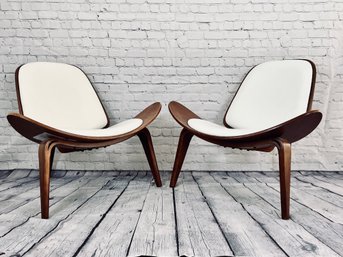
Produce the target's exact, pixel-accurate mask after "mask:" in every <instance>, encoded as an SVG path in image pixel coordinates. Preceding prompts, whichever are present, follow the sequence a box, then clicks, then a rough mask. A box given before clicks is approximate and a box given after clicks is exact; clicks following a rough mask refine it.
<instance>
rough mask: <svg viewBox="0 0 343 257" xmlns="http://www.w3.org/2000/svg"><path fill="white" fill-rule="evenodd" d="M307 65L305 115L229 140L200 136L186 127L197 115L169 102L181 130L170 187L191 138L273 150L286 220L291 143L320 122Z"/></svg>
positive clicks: (249, 148) (177, 174) (226, 138)
mask: <svg viewBox="0 0 343 257" xmlns="http://www.w3.org/2000/svg"><path fill="white" fill-rule="evenodd" d="M307 61H308V60H307ZM309 62H310V64H311V66H312V71H313V73H312V82H311V91H310V95H309V100H308V105H307V112H306V113H304V114H302V115H299V116H297V117H295V118H293V119H291V120H288V121H286V122H284V123H282V124H279V125H276V126H274V127H271V128H268V129H265V130H263V131H259V132H256V133H251V134H247V135H242V136H232V137H220V136H212V135H207V134H203V133H201V132H199V131H196V130H194V129H193V128H192V127H190V126H189V125H188V120H189V119H192V118H198V119H200V117H199V116H198V115H196V114H195V113H193V112H192V111H191V110H189V109H188V108H186V107H185V106H183V105H182V104H180V103H178V102H175V101H172V102H170V103H169V111H170V113H171V114H172V116H173V117H174V119H175V120H176V121H177V122H178V123H179V124H180V125H181V126H182V127H183V130H182V131H181V134H180V139H179V144H178V148H177V152H176V156H175V161H174V167H173V171H172V176H171V181H170V186H171V187H175V186H176V183H177V179H178V176H179V174H180V171H181V167H182V164H183V161H184V159H185V156H186V152H187V149H188V146H189V143H190V140H191V138H192V136H193V135H195V136H197V137H199V138H201V139H203V140H205V141H207V142H210V143H213V144H217V145H220V146H224V147H231V148H238V149H242V150H254V151H263V152H270V151H272V150H273V149H274V148H275V147H276V148H277V149H278V154H279V169H280V171H279V172H280V198H281V217H282V219H289V216H290V215H289V213H290V211H289V207H290V178H291V177H290V174H291V144H292V143H294V142H296V141H298V140H300V139H302V138H303V137H305V136H307V135H308V134H310V133H311V132H312V131H313V130H314V129H315V128H316V127H317V126H318V124H319V123H320V121H321V119H322V114H321V113H320V112H319V111H316V110H311V105H312V99H313V92H314V86H315V78H316V69H315V65H314V64H313V63H312V62H311V61H309ZM249 72H250V71H249ZM225 116H226V114H225ZM225 116H224V125H225V126H227V127H230V126H229V125H228V124H226V122H225Z"/></svg>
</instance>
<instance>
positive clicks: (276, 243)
mask: <svg viewBox="0 0 343 257" xmlns="http://www.w3.org/2000/svg"><path fill="white" fill-rule="evenodd" d="M210 176H211V177H212V178H213V179H214V180H215V181H216V182H217V183H218V184H219V185H220V186H221V187H222V188H223V189H224V191H225V192H226V193H227V194H228V195H230V196H231V197H232V198H233V199H234V200H235V201H236V202H237V203H239V204H240V205H241V206H242V208H243V209H244V210H245V212H246V213H247V214H248V215H249V216H250V217H251V219H252V220H254V221H255V222H256V223H257V224H258V225H259V226H260V227H261V229H262V230H263V231H264V232H265V234H266V235H267V236H268V237H269V238H270V239H271V240H272V241H273V242H274V243H275V245H277V246H278V247H279V248H280V249H281V251H282V252H283V253H284V254H285V255H286V256H287V257H289V255H288V254H287V252H285V250H284V249H283V248H282V247H281V246H280V244H279V243H278V242H276V241H275V239H274V238H273V237H272V236H271V235H270V234H269V233H268V232H267V231H266V230H265V228H264V227H263V226H262V224H261V223H260V222H258V221H257V220H256V219H255V218H254V217H253V216H252V215H251V213H250V212H249V211H248V210H247V209H246V208H245V206H244V204H242V203H241V202H238V201H237V199H236V198H235V197H234V196H233V195H232V194H230V192H228V191H227V189H226V188H225V187H224V186H223V185H222V183H220V182H219V181H218V180H216V179H215V178H214V177H213V176H212V174H210ZM243 185H244V183H243Z"/></svg>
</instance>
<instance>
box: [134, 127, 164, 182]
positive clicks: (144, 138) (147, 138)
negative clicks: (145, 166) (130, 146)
mask: <svg viewBox="0 0 343 257" xmlns="http://www.w3.org/2000/svg"><path fill="white" fill-rule="evenodd" d="M138 137H139V139H140V140H141V142H142V145H143V148H144V152H145V155H146V157H147V159H148V162H149V166H150V169H151V172H152V176H153V177H154V180H155V183H156V186H157V187H161V186H162V181H161V177H160V172H159V170H158V166H157V161H156V155H155V151H154V146H153V144H152V140H151V135H150V132H149V130H148V129H147V128H145V129H143V130H142V131H140V132H139V133H138Z"/></svg>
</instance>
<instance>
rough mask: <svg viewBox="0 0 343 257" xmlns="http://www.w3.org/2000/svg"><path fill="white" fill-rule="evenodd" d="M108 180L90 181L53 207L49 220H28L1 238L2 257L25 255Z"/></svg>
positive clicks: (37, 218) (103, 178)
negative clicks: (86, 185)
mask: <svg viewBox="0 0 343 257" xmlns="http://www.w3.org/2000/svg"><path fill="white" fill-rule="evenodd" d="M108 180H109V179H108V178H105V177H99V178H97V179H95V180H92V181H90V182H89V183H88V185H89V186H88V187H87V188H85V187H83V188H80V189H79V190H77V191H75V192H73V193H72V194H70V195H69V196H68V197H66V198H64V199H63V200H61V201H59V202H58V203H57V204H55V205H53V206H52V207H51V208H50V219H48V220H42V219H40V217H35V218H29V219H28V221H27V222H25V223H24V224H22V225H21V226H19V227H16V228H15V229H13V230H11V231H10V232H9V233H7V234H6V235H5V236H3V237H1V238H0V246H1V251H2V252H3V253H4V254H3V256H4V257H6V256H11V255H13V254H14V253H16V254H20V255H22V254H25V253H26V252H27V251H28V250H30V248H31V247H32V246H34V245H35V244H36V243H38V242H39V241H40V240H42V238H44V237H45V236H46V235H48V234H49V233H52V231H53V230H54V229H55V228H56V227H57V226H58V225H59V223H60V222H61V221H62V220H65V219H66V218H67V217H68V216H69V215H71V214H72V213H73V212H75V211H76V210H77V209H78V208H80V206H82V205H83V204H84V203H85V202H87V201H88V200H89V198H90V197H91V196H93V195H94V194H96V193H97V192H98V191H99V190H100V189H101V187H102V186H103V185H104V184H106V183H107V181H108ZM90 184H92V185H90Z"/></svg>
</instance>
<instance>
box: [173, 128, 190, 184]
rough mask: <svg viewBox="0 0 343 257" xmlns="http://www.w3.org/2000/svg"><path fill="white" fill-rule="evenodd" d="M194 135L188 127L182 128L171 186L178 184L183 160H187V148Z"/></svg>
mask: <svg viewBox="0 0 343 257" xmlns="http://www.w3.org/2000/svg"><path fill="white" fill-rule="evenodd" d="M192 137H193V134H192V133H190V132H189V131H188V130H187V129H182V131H181V134H180V138H179V144H178V146H177V150H176V156H175V162H174V167H173V173H172V177H171V179H170V187H175V186H176V182H177V179H178V177H179V174H180V171H181V167H182V164H183V161H184V160H185V157H186V153H187V149H188V146H189V143H190V142H191V140H192Z"/></svg>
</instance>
